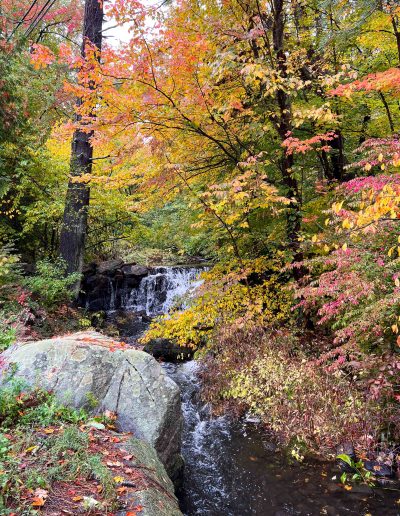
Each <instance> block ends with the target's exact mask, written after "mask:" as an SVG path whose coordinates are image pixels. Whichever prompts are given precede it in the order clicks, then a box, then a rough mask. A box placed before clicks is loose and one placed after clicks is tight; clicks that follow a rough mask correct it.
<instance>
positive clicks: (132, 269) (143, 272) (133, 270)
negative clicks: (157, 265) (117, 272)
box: [122, 265, 149, 277]
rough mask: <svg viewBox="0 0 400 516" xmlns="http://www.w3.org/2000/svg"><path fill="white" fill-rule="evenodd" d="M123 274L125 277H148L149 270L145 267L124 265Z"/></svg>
mask: <svg viewBox="0 0 400 516" xmlns="http://www.w3.org/2000/svg"><path fill="white" fill-rule="evenodd" d="M122 272H123V273H124V275H125V276H141V277H144V276H147V275H148V274H149V268H148V267H145V266H144V265H124V266H123V267H122Z"/></svg>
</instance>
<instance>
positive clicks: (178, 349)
mask: <svg viewBox="0 0 400 516" xmlns="http://www.w3.org/2000/svg"><path fill="white" fill-rule="evenodd" d="M143 351H145V352H146V353H149V354H150V355H153V357H154V358H157V359H162V360H164V361H165V362H183V361H185V360H190V359H192V358H193V354H194V349H193V348H189V347H183V346H179V344H176V342H174V341H173V340H170V339H152V340H151V341H150V342H148V343H147V344H146V345H145V347H144V348H143Z"/></svg>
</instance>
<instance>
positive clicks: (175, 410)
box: [2, 332, 183, 480]
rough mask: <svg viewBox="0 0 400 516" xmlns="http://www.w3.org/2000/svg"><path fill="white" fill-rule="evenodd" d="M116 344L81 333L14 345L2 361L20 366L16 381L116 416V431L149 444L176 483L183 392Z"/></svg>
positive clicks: (150, 363) (146, 358) (146, 360)
mask: <svg viewBox="0 0 400 516" xmlns="http://www.w3.org/2000/svg"><path fill="white" fill-rule="evenodd" d="M117 344H118V343H114V342H113V341H112V339H110V338H109V337H105V336H104V335H101V334H100V333H96V332H79V333H75V334H72V335H67V336H64V337H56V338H53V339H47V340H41V341H36V342H24V343H19V344H16V345H15V346H12V347H11V348H9V349H8V350H7V351H5V352H4V353H3V354H2V358H3V359H4V360H5V362H6V364H12V363H14V364H16V366H17V371H16V373H15V376H16V377H21V378H24V379H25V380H26V381H27V383H28V384H30V385H32V386H39V387H42V388H44V389H47V390H51V391H53V392H54V394H55V395H56V397H57V398H58V399H59V400H60V401H61V402H62V403H65V404H67V405H70V406H73V407H76V408H80V407H84V408H86V409H87V410H89V411H92V412H93V399H95V400H96V401H97V406H96V409H95V412H99V413H101V412H104V411H105V410H109V411H111V412H115V413H116V414H117V426H118V428H119V429H120V430H121V431H125V432H132V433H133V435H134V436H135V437H137V438H139V439H143V440H145V441H147V442H148V443H150V444H151V445H152V446H153V447H154V448H155V449H156V450H157V453H158V456H159V457H160V459H161V461H162V462H163V464H164V465H165V467H166V470H167V472H168V474H169V475H170V476H171V478H172V480H178V478H179V475H180V473H181V469H182V464H183V463H182V458H181V455H180V446H181V431H182V413H181V404H180V390H179V387H178V386H177V385H176V384H175V382H174V381H173V380H171V379H170V378H169V377H168V376H166V374H165V373H164V371H163V370H162V368H161V367H160V365H159V364H158V363H157V362H156V360H155V359H154V358H153V357H151V356H150V355H148V354H147V353H144V352H142V351H137V350H134V349H118V345H117ZM110 347H111V349H110ZM113 348H115V350H114V351H113Z"/></svg>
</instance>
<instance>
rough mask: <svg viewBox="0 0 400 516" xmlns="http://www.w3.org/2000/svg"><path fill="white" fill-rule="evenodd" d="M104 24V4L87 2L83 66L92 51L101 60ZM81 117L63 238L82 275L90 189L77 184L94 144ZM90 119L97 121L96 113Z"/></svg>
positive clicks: (88, 168) (65, 252) (72, 266)
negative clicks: (95, 118)
mask: <svg viewBox="0 0 400 516" xmlns="http://www.w3.org/2000/svg"><path fill="white" fill-rule="evenodd" d="M102 24H103V3H102V2H101V1H99V0H86V2H85V15H84V20H83V41H82V48H81V55H82V58H83V63H84V60H85V59H86V57H87V53H88V51H89V50H90V51H94V53H95V56H96V58H97V59H99V58H100V52H101V42H102ZM82 66H84V64H82ZM89 87H90V88H91V89H94V88H95V87H96V86H95V84H94V82H93V81H92V82H91V83H90V84H89ZM81 103H82V99H81V98H78V99H77V105H78V108H79V106H80V105H81ZM77 113H78V114H77V122H79V127H78V128H77V129H76V130H75V132H74V136H73V139H72V149H71V165H70V180H69V183H68V190H67V196H66V202H65V210H64V218H63V227H62V230H61V235H60V254H61V257H62V258H63V259H64V260H65V261H66V263H67V272H81V270H82V266H83V255H84V250H85V238H86V233H87V218H88V207H89V199H90V188H89V185H88V184H87V183H85V182H83V181H77V178H79V176H82V175H83V174H90V173H91V172H92V158H93V147H92V145H91V143H90V139H91V137H92V136H93V132H92V131H90V130H89V131H87V130H84V127H83V126H82V115H81V114H79V109H78V112H77ZM90 116H91V117H94V114H93V112H91V113H90ZM89 118H90V117H89Z"/></svg>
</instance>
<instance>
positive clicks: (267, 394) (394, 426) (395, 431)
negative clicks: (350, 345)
mask: <svg viewBox="0 0 400 516" xmlns="http://www.w3.org/2000/svg"><path fill="white" fill-rule="evenodd" d="M213 349H214V351H215V352H216V353H215V354H214V355H213V356H209V357H208V358H207V360H206V365H205V369H204V371H203V379H204V380H205V389H204V392H203V395H204V397H205V398H206V399H207V400H208V401H211V402H212V403H214V405H216V406H217V408H219V409H220V410H223V409H226V408H227V407H231V408H234V409H235V410H236V412H238V411H239V413H240V411H250V412H251V413H253V414H256V415H258V416H259V417H260V418H261V419H262V421H263V423H264V424H265V425H266V426H267V427H268V428H269V429H270V430H272V431H273V432H274V434H275V435H276V436H278V437H279V439H280V440H281V442H282V443H283V444H285V445H289V444H290V443H293V442H296V443H302V445H304V446H305V447H306V448H307V449H308V451H311V452H314V453H316V454H319V455H322V456H327V455H330V454H333V453H334V449H335V447H336V445H338V444H339V443H340V442H343V441H349V440H350V441H353V443H354V444H355V445H356V446H357V447H358V448H359V449H360V450H366V449H368V448H370V447H372V446H373V445H374V444H376V443H377V442H378V441H379V440H380V438H381V432H383V431H386V438H387V439H389V438H391V439H396V438H397V439H398V438H399V436H400V418H399V414H398V410H396V408H397V404H396V403H395V402H394V400H393V399H391V400H390V399H385V400H383V399H377V398H375V397H374V396H372V395H371V393H370V391H369V390H368V388H367V385H368V382H367V381H363V378H362V375H361V374H360V373H359V372H358V373H356V372H355V371H352V370H351V366H350V367H349V368H348V370H347V373H345V372H343V371H338V370H335V371H334V372H331V373H330V372H329V371H327V370H326V369H324V368H323V367H320V366H319V365H318V363H317V361H316V360H315V359H314V357H312V356H310V354H309V353H306V352H305V351H304V345H303V344H302V343H301V342H300V340H299V339H298V338H296V337H294V336H293V332H292V331H289V330H283V329H281V330H275V331H266V330H265V329H263V328H261V327H255V326H251V327H244V328H242V329H237V328H235V329H232V328H225V329H224V330H221V331H220V332H219V333H218V335H216V336H215V337H214V347H213ZM389 428H390V435H389V432H388V429H389Z"/></svg>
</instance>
